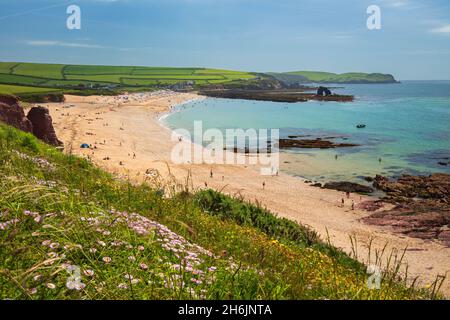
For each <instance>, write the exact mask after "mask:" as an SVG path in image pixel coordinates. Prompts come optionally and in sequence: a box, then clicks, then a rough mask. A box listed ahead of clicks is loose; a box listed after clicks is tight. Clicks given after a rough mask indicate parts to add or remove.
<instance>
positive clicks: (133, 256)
mask: <svg viewBox="0 0 450 320" xmlns="http://www.w3.org/2000/svg"><path fill="white" fill-rule="evenodd" d="M0 176H1V177H2V179H0V244H1V246H0V248H1V250H0V288H1V290H0V299H1V300H10V299H20V300H22V299H27V300H39V299H45V300H55V299H56V300H59V299H75V300H79V299H81V300H103V299H105V300H111V299H142V300H149V299H158V300H167V299H168V300H176V299H189V300H190V299H195V300H196V299H201V300H203V299H224V300H234V299H242V300H261V299H263V300H264V299H267V300H272V299H299V300H303V299H307V300H309V299H321V300H323V299H339V300H347V299H370V300H373V299H435V298H440V296H439V295H438V294H437V292H438V290H439V286H440V281H439V280H437V281H436V282H434V283H433V284H432V285H431V286H430V287H429V288H428V289H420V288H418V287H417V285H415V283H416V282H415V281H414V282H413V283H412V285H410V284H407V283H406V282H405V278H402V277H400V273H399V268H400V266H401V264H402V261H401V259H398V260H397V258H395V261H396V262H392V263H391V264H389V266H387V267H386V269H383V270H384V271H383V273H382V278H381V284H380V288H379V289H378V290H372V289H370V288H368V286H367V277H368V275H367V273H366V271H367V270H366V267H365V266H364V265H362V264H360V263H359V262H357V261H356V260H354V259H353V258H352V257H350V256H348V255H346V254H345V253H344V252H343V251H341V250H340V249H337V248H335V247H333V246H331V245H330V244H329V243H328V241H326V240H322V239H320V238H319V237H318V235H317V234H316V233H315V232H314V231H312V230H311V229H309V228H308V227H306V226H303V225H300V224H298V223H297V222H294V221H292V220H288V219H283V218H278V217H277V216H276V215H274V214H272V213H271V212H270V211H268V210H266V209H264V208H262V207H258V206H255V205H253V204H250V203H247V202H243V201H242V200H241V199H236V198H231V197H229V196H226V195H224V194H221V193H219V192H216V191H213V190H202V191H199V192H194V191H192V190H190V187H189V183H188V182H186V186H179V187H178V188H177V187H176V186H172V185H170V184H168V185H165V184H161V183H160V182H158V181H153V180H152V181H148V183H145V184H142V185H136V184H133V183H131V182H130V181H127V180H122V179H120V178H119V177H115V176H112V175H111V174H109V173H107V172H105V171H103V170H101V169H99V168H97V167H95V166H94V165H93V164H92V163H91V162H90V161H88V160H86V159H82V158H79V157H76V156H71V155H65V154H64V153H62V152H60V151H58V150H56V149H55V148H53V147H51V146H49V145H46V144H44V143H42V142H40V141H38V140H37V139H36V138H35V137H34V136H32V135H30V134H27V133H24V132H21V131H18V130H16V129H13V128H11V127H8V126H6V125H2V124H0ZM177 190H178V191H177ZM187 190H190V191H187ZM375 254H376V255H377V257H378V258H379V261H382V260H384V259H382V257H385V258H387V257H389V254H391V257H392V253H389V252H386V253H384V250H383V253H377V252H375ZM395 256H397V254H396V253H395ZM372 258H373V257H372ZM72 267H75V268H76V270H78V271H80V273H79V277H78V281H79V282H77V283H73V282H70V281H69V280H71V279H72V278H71V277H70V275H71V274H72V273H71V272H70V270H72V271H73V270H74V269H72ZM72 281H73V280H72Z"/></svg>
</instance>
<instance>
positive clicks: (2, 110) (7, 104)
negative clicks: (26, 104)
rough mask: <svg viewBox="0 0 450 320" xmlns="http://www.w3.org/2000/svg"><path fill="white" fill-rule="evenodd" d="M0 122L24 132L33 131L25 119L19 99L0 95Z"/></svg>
mask: <svg viewBox="0 0 450 320" xmlns="http://www.w3.org/2000/svg"><path fill="white" fill-rule="evenodd" d="M0 121H1V122H4V123H6V124H9V125H10V126H13V127H15V128H17V129H20V130H22V131H25V132H30V133H31V132H32V131H33V126H32V124H31V122H30V120H28V118H27V117H25V113H24V111H23V109H22V107H21V106H20V104H19V99H17V98H16V97H14V96H2V95H0Z"/></svg>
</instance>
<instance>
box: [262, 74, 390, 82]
mask: <svg viewBox="0 0 450 320" xmlns="http://www.w3.org/2000/svg"><path fill="white" fill-rule="evenodd" d="M268 74H269V75H271V76H273V77H275V78H277V79H278V80H280V81H283V82H285V83H288V84H292V83H342V84H344V83H345V84H351V83H355V84H356V83H362V84H363V83H367V84H372V83H396V82H397V80H395V78H394V76H392V75H391V74H382V73H362V72H349V73H342V74H337V73H330V72H318V71H293V72H285V73H268Z"/></svg>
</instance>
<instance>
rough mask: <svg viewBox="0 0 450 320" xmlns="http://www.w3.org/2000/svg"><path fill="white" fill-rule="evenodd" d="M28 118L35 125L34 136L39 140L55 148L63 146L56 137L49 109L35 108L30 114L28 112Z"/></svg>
mask: <svg viewBox="0 0 450 320" xmlns="http://www.w3.org/2000/svg"><path fill="white" fill-rule="evenodd" d="M27 118H28V119H29V120H30V122H31V124H32V125H33V134H34V135H35V136H36V137H37V138H39V139H41V140H42V141H45V142H47V143H48V144H51V145H54V146H61V145H62V144H63V143H62V142H61V141H59V140H58V138H57V137H56V132H55V129H54V128H53V122H52V117H51V116H50V114H49V112H48V109H47V108H45V107H41V106H38V107H33V108H31V110H30V112H28V115H27Z"/></svg>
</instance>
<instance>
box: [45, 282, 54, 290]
mask: <svg viewBox="0 0 450 320" xmlns="http://www.w3.org/2000/svg"><path fill="white" fill-rule="evenodd" d="M45 286H46V287H47V288H49V289H51V290H53V289H55V288H56V286H55V285H54V284H53V283H47V284H46V285H45Z"/></svg>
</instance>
